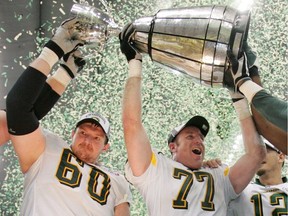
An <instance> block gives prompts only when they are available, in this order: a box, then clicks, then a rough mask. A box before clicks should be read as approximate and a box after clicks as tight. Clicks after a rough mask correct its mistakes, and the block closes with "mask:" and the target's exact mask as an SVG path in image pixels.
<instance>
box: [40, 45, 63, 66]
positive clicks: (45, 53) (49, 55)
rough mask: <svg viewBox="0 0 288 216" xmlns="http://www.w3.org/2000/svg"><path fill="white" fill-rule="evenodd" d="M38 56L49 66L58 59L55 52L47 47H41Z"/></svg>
mask: <svg viewBox="0 0 288 216" xmlns="http://www.w3.org/2000/svg"><path fill="white" fill-rule="evenodd" d="M38 58H41V59H43V60H44V61H46V62H47V63H48V64H49V66H50V68H52V67H53V65H54V64H55V63H56V62H57V61H58V60H59V58H58V56H57V55H56V53H54V52H53V51H52V50H50V49H49V48H48V47H44V48H43V50H42V52H41V54H40V56H39V57H38Z"/></svg>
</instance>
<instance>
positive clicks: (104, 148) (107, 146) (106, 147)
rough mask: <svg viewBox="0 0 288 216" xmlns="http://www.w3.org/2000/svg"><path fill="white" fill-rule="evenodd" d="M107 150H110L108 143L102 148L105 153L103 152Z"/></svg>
mask: <svg viewBox="0 0 288 216" xmlns="http://www.w3.org/2000/svg"><path fill="white" fill-rule="evenodd" d="M109 148H110V144H109V143H106V144H105V145H104V147H103V149H102V150H103V151H104V152H105V151H108V150H109Z"/></svg>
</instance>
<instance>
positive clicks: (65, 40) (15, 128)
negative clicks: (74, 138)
mask: <svg viewBox="0 0 288 216" xmlns="http://www.w3.org/2000/svg"><path fill="white" fill-rule="evenodd" d="M75 23H76V20H75V19H72V20H67V21H65V22H64V23H62V25H61V26H60V27H59V28H58V29H57V31H56V33H55V35H54V36H53V38H52V39H51V40H50V41H49V42H48V43H47V44H46V45H45V47H44V49H43V50H42V52H41V54H40V56H39V57H38V58H37V59H36V60H34V61H33V62H32V63H31V64H30V65H29V67H28V68H27V69H26V70H25V71H24V72H23V74H22V75H21V76H20V77H19V79H18V80H17V82H16V83H15V85H14V86H13V88H12V89H11V91H10V92H9V94H8V96H7V100H6V103H7V123H8V131H9V133H10V138H11V140H12V143H13V146H14V149H15V152H16V154H17V155H18V158H19V164H20V166H21V169H22V172H24V173H25V172H27V171H28V169H29V168H30V166H31V165H32V164H33V163H34V162H35V161H36V160H37V159H38V157H39V156H40V155H41V154H42V152H43V151H44V148H45V139H44V136H43V134H42V132H41V129H40V128H39V120H38V118H37V115H36V113H35V104H36V101H37V99H38V98H39V96H40V95H41V91H42V89H43V87H44V86H45V83H46V79H47V76H48V74H49V73H50V70H51V68H52V67H53V65H54V64H55V63H56V62H57V61H58V60H59V59H60V58H61V57H62V56H63V55H64V54H65V53H70V52H71V51H72V50H74V49H75V47H76V46H77V45H79V43H81V42H80V41H77V40H71V35H70V32H69V30H70V29H71V28H72V27H73V25H74V24H75ZM61 80H64V77H63V76H61Z"/></svg>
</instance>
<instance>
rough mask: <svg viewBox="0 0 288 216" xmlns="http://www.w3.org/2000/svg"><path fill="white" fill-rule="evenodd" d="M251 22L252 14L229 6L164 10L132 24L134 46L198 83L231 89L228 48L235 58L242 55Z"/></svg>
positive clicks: (154, 59) (171, 69)
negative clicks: (133, 28)
mask: <svg viewBox="0 0 288 216" xmlns="http://www.w3.org/2000/svg"><path fill="white" fill-rule="evenodd" d="M249 20H250V13H249V12H247V11H246V12H242V13H240V12H239V11H237V10H236V9H233V8H231V7H228V6H215V5H214V6H200V7H189V8H180V9H164V10H160V11H159V12H158V13H157V14H156V15H154V16H151V17H142V18H139V19H137V20H135V21H134V22H133V25H134V27H135V29H136V33H135V35H134V38H133V41H134V46H135V48H136V49H137V50H139V52H141V53H146V54H149V55H150V57H151V59H152V60H153V61H155V62H158V63H160V64H161V65H162V66H165V67H167V68H168V69H170V71H176V72H181V73H182V74H184V75H186V76H187V77H189V78H192V79H193V80H194V81H195V82H197V83H200V84H202V85H206V86H210V87H223V86H226V87H228V88H229V83H231V76H230V77H229V75H230V73H226V71H227V70H228V67H229V63H228V59H227V58H226V56H227V54H226V52H227V49H228V47H229V48H231V49H232V51H233V53H234V54H235V55H236V56H238V55H239V54H240V53H241V51H242V44H243V40H244V38H245V37H247V32H248V29H249ZM232 83H233V81H232ZM230 87H231V88H232V86H230Z"/></svg>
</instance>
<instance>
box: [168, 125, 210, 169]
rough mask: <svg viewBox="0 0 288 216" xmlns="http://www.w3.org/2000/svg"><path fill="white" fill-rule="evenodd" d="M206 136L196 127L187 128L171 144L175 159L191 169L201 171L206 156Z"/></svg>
mask: <svg viewBox="0 0 288 216" xmlns="http://www.w3.org/2000/svg"><path fill="white" fill-rule="evenodd" d="M203 142H204V136H203V134H202V133H201V131H200V130H199V129H198V128H197V127H194V126H190V127H185V128H184V129H182V131H181V132H180V133H179V134H178V135H177V137H176V139H175V140H174V142H173V143H170V144H169V148H170V151H171V152H172V153H173V159H174V160H175V161H178V162H180V163H182V164H183V165H185V166H186V167H189V168H191V169H199V168H201V166H202V162H203V159H204V155H205V146H204V143H203Z"/></svg>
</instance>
